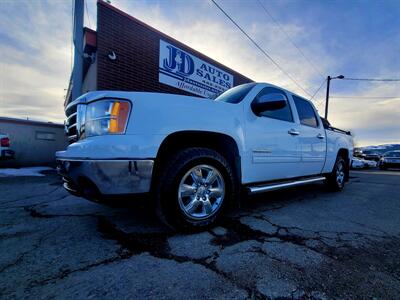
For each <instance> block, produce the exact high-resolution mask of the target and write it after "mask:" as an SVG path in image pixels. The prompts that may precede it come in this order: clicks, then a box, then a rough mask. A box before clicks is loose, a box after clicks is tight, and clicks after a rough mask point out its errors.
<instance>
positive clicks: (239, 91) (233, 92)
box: [215, 82, 256, 104]
mask: <svg viewBox="0 0 400 300" xmlns="http://www.w3.org/2000/svg"><path fill="white" fill-rule="evenodd" d="M255 85H256V83H255V82H252V83H245V84H241V85H238V86H235V87H233V88H231V89H229V90H227V91H226V92H224V93H222V94H221V95H219V96H218V97H217V98H216V99H215V101H222V102H227V103H234V104H236V103H239V102H240V101H242V100H243V98H244V97H245V96H246V95H247V93H248V92H250V90H251V89H252V88H253V87H254V86H255Z"/></svg>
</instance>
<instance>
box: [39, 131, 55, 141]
mask: <svg viewBox="0 0 400 300" xmlns="http://www.w3.org/2000/svg"><path fill="white" fill-rule="evenodd" d="M36 139H37V140H45V141H55V140H56V135H55V133H53V132H46V131H36Z"/></svg>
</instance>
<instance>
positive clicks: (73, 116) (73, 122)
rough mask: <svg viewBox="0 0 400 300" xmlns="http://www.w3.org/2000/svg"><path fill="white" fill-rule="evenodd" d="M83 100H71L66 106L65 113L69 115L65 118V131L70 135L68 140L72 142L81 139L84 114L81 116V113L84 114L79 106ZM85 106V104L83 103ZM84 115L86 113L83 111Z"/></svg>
mask: <svg viewBox="0 0 400 300" xmlns="http://www.w3.org/2000/svg"><path fill="white" fill-rule="evenodd" d="M82 102H83V101H82V100H79V99H78V100H76V101H74V102H71V103H70V104H69V105H68V106H67V107H66V108H65V115H66V116H67V119H66V120H65V133H66V134H67V136H68V141H69V142H70V143H73V142H76V141H77V140H78V139H79V136H80V133H79V131H80V127H81V126H80V124H79V123H81V120H80V119H82V116H81V117H80V116H79V114H82V109H78V108H79V106H80V105H79V104H81V103H82ZM82 106H85V105H82ZM83 117H84V113H83Z"/></svg>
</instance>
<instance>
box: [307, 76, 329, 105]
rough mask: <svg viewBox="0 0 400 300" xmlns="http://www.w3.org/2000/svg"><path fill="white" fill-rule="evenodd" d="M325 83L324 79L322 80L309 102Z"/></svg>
mask: <svg viewBox="0 0 400 300" xmlns="http://www.w3.org/2000/svg"><path fill="white" fill-rule="evenodd" d="M325 82H326V79H324V80H323V81H322V83H321V85H320V86H319V88H318V89H317V90H316V91H315V93H314V95H312V96H311V98H310V100H312V99H313V98H314V97H315V95H317V94H318V92H319V90H320V89H321V88H322V86H323V85H324V83H325Z"/></svg>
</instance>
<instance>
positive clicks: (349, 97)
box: [329, 96, 400, 99]
mask: <svg viewBox="0 0 400 300" xmlns="http://www.w3.org/2000/svg"><path fill="white" fill-rule="evenodd" d="M329 98H335V99H400V97H399V96H393V97H390V96H385V97H383V96H378V97H373V96H370V97H369V96H330V97H329Z"/></svg>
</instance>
